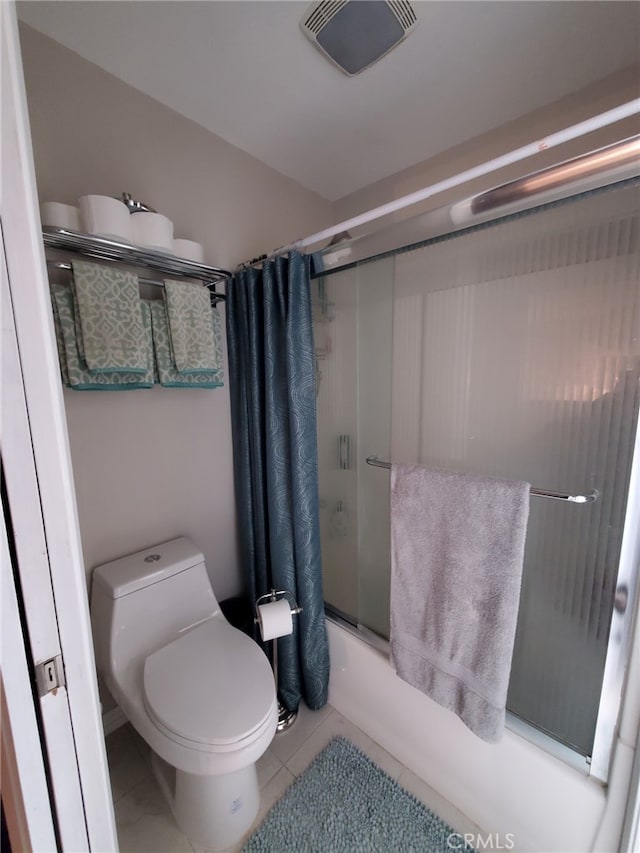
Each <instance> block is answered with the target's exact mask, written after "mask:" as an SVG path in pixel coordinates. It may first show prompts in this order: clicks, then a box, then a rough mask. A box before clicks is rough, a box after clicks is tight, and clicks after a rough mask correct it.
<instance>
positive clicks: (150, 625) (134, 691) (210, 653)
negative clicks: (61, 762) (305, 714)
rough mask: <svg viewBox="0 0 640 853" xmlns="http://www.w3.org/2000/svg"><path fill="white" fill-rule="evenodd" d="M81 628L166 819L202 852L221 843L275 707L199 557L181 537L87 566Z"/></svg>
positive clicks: (250, 779)
mask: <svg viewBox="0 0 640 853" xmlns="http://www.w3.org/2000/svg"><path fill="white" fill-rule="evenodd" d="M91 623H92V628H93V638H94V646H95V653H96V665H97V668H98V672H99V673H100V675H101V677H102V679H103V680H104V682H105V684H106V686H107V687H108V689H109V691H110V692H111V694H112V696H113V698H114V699H115V700H116V702H117V703H118V705H119V706H120V708H121V709H122V711H123V712H124V714H125V716H126V717H127V719H128V720H129V722H130V723H131V725H132V726H133V727H134V728H135V729H136V730H137V732H138V733H139V734H140V735H141V736H142V737H143V738H144V739H145V741H146V742H147V743H148V744H149V746H150V747H151V758H152V766H153V771H154V774H155V777H156V779H157V781H158V783H159V785H160V787H161V789H162V791H163V793H164V795H165V797H166V799H167V800H168V802H169V805H170V807H171V810H172V812H173V815H174V817H175V819H176V822H177V823H178V825H179V826H180V828H181V829H182V831H183V832H184V833H185V835H187V836H188V837H189V838H190V839H191V840H192V841H194V842H196V843H197V844H200V845H202V846H204V847H206V848H209V849H212V850H223V849H225V848H228V847H230V846H232V845H233V844H235V843H236V842H237V841H239V840H240V838H242V836H243V835H244V834H245V832H246V831H247V830H248V829H249V828H250V826H251V824H252V823H253V821H254V819H255V817H256V815H257V813H258V809H259V806H260V794H259V788H258V780H257V774H256V766H255V764H256V761H257V760H258V759H259V758H260V756H261V755H262V754H263V753H264V752H265V751H266V749H267V748H268V746H269V744H270V743H271V740H272V739H273V736H274V734H275V731H276V725H277V722H278V703H277V699H276V690H275V684H274V679H273V673H272V670H271V667H270V665H269V661H268V659H267V657H266V655H265V653H264V652H263V650H262V648H261V647H260V646H259V645H258V644H257V643H255V642H254V641H253V640H252V639H251V638H250V637H248V636H247V635H246V634H243V633H242V632H241V631H239V630H237V629H236V628H234V627H233V626H232V625H230V624H229V622H228V621H227V620H226V618H225V617H224V615H223V613H222V611H221V610H220V606H219V604H218V602H217V600H216V597H215V594H214V592H213V589H212V588H211V583H210V582H209V577H208V575H207V570H206V566H205V562H204V556H203V555H202V553H201V552H200V551H199V550H198V549H197V548H196V547H195V545H193V543H192V542H190V541H189V540H188V539H187V538H184V537H181V538H179V539H172V540H171V541H169V542H164V543H162V544H160V545H154V546H152V547H150V548H147V549H145V550H144V551H139V552H137V553H135V554H131V555H130V556H127V557H123V558H121V559H119V560H114V561H113V562H110V563H105V564H104V565H101V566H98V567H97V568H96V569H94V571H93V575H92V586H91Z"/></svg>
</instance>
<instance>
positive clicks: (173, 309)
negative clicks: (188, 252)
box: [164, 281, 222, 374]
mask: <svg viewBox="0 0 640 853" xmlns="http://www.w3.org/2000/svg"><path fill="white" fill-rule="evenodd" d="M164 293H165V300H166V304H167V318H168V320H169V340H170V345H171V356H172V360H173V363H174V364H175V366H176V370H177V371H178V373H185V374H188V373H203V372H204V373H213V374H217V373H218V371H219V370H220V369H221V368H222V344H221V339H220V334H219V333H218V334H216V329H215V328H214V325H213V319H212V317H213V312H212V309H211V299H210V296H209V291H208V290H207V288H206V287H203V286H202V285H201V284H194V283H191V282H185V281H165V283H164ZM215 314H216V315H217V311H216V312H215Z"/></svg>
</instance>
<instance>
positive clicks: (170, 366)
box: [147, 285, 223, 388]
mask: <svg viewBox="0 0 640 853" xmlns="http://www.w3.org/2000/svg"><path fill="white" fill-rule="evenodd" d="M198 287H201V285H198ZM207 299H208V297H207ZM147 305H148V306H149V307H150V309H151V327H152V329H153V349H154V352H155V356H156V369H157V372H158V377H159V379H160V384H161V385H164V386H165V387H167V388H219V387H220V386H221V385H222V384H223V374H222V369H221V368H220V369H219V370H216V371H214V372H205V371H200V372H192V373H179V372H178V371H177V370H176V366H175V363H174V362H173V358H172V354H171V343H170V339H169V324H168V321H167V312H166V309H165V305H164V302H163V301H162V300H160V299H153V300H150V301H149V302H148V303H147ZM209 311H210V312H213V314H214V315H215V317H216V321H217V322H218V323H220V315H219V314H218V311H217V309H216V308H211V306H209Z"/></svg>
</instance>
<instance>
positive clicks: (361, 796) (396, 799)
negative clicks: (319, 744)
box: [243, 737, 471, 853]
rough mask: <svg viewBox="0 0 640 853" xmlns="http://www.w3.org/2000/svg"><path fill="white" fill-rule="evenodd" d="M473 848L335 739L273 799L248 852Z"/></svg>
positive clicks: (421, 852) (442, 852)
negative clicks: (297, 777) (272, 804)
mask: <svg viewBox="0 0 640 853" xmlns="http://www.w3.org/2000/svg"><path fill="white" fill-rule="evenodd" d="M448 839H450V841H449V843H447V840H448ZM470 849H471V848H469V847H466V846H465V844H464V842H463V839H462V838H461V836H460V835H458V834H457V833H456V832H455V830H454V829H452V828H451V827H450V826H448V825H447V824H446V823H444V821H442V820H440V818H438V817H436V816H435V815H434V814H433V813H432V812H430V811H429V810H428V809H427V808H425V806H423V805H422V803H421V802H419V800H417V799H416V798H415V797H413V796H412V795H411V794H409V793H407V791H405V790H404V788H401V787H400V785H398V783H397V782H395V781H394V780H393V779H392V778H391V777H390V776H388V775H387V774H386V773H385V772H384V770H381V769H380V768H379V767H378V766H377V765H376V764H374V763H373V761H371V760H370V759H369V758H367V756H366V755H364V754H363V753H362V752H360V750H359V749H357V748H356V747H355V746H354V745H353V744H352V743H351V742H350V741H348V740H346V739H345V738H342V737H336V738H334V739H333V740H332V741H331V743H330V744H329V745H328V746H327V747H326V748H325V749H324V750H323V751H322V752H321V753H320V754H319V755H318V756H317V757H316V759H315V760H314V761H313V763H312V764H311V765H310V766H309V767H308V769H307V770H306V771H305V772H304V773H303V774H302V776H300V778H299V779H297V780H296V781H295V782H294V783H293V784H292V785H291V787H290V788H289V790H288V791H287V792H286V793H285V794H284V796H283V797H282V799H281V800H279V801H278V802H277V803H276V804H275V806H274V807H273V808H272V809H271V811H270V812H269V814H268V815H267V817H266V818H265V821H264V823H263V824H262V826H260V828H259V829H258V830H257V831H256V832H255V833H254V834H253V835H252V836H251V838H250V839H249V841H248V842H247V844H246V846H245V847H244V848H243V853H453V851H460V850H462V851H469V850H470Z"/></svg>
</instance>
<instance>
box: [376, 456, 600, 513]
mask: <svg viewBox="0 0 640 853" xmlns="http://www.w3.org/2000/svg"><path fill="white" fill-rule="evenodd" d="M364 461H365V462H366V463H367V465H373V466H374V467H375V468H391V464H392V463H391V462H384V461H383V460H382V459H378V457H377V456H367V458H366V459H365V460H364ZM529 494H531V495H533V497H536V498H552V499H553V500H556V501H568V502H569V503H575V504H589V503H593V502H594V501H596V500H598V494H599V493H598V490H597V489H594V490H593V491H592V492H591V493H590V494H588V495H569V494H565V492H550V491H547V490H546V489H534V488H533V487H532V488H531V489H529Z"/></svg>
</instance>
